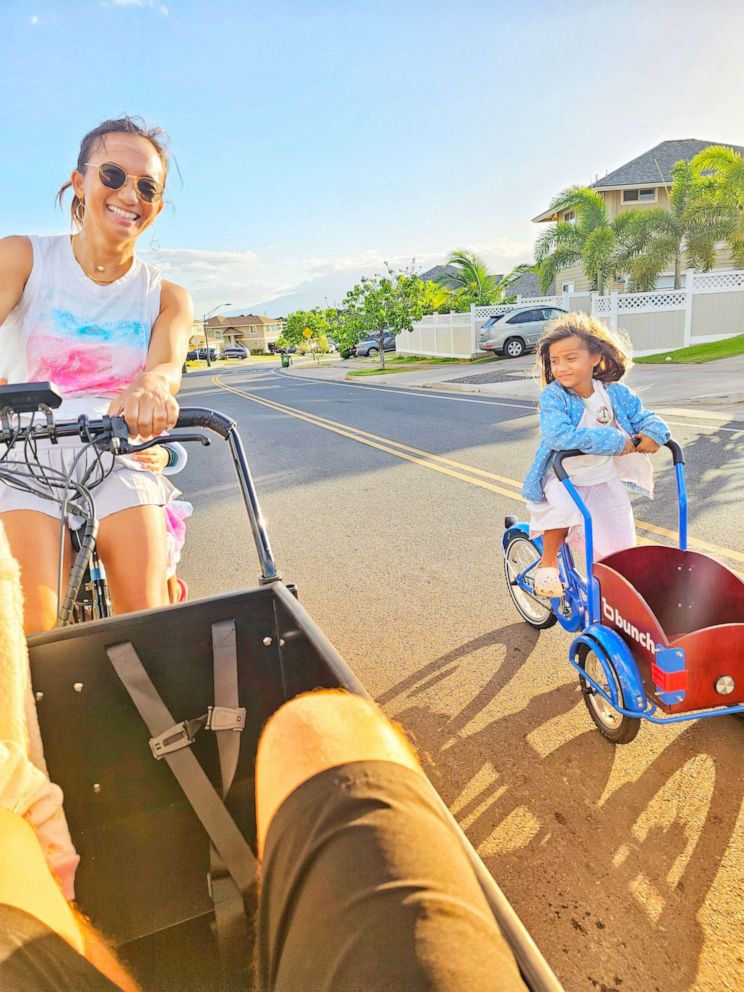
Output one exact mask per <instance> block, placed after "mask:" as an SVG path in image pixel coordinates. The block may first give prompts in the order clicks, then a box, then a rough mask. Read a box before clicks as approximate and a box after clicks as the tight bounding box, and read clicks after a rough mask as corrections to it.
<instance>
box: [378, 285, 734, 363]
mask: <svg viewBox="0 0 744 992" xmlns="http://www.w3.org/2000/svg"><path fill="white" fill-rule="evenodd" d="M525 306H529V307H560V308H561V309H563V310H572V311H576V310H582V311H584V312H585V313H590V314H592V315H593V316H595V317H598V318H599V319H600V320H602V321H603V322H604V323H605V324H606V325H607V326H608V327H609V328H610V330H617V329H618V328H619V329H620V330H622V331H624V332H625V333H626V334H627V335H628V336H629V337H630V339H631V341H632V344H633V351H634V353H635V354H636V355H650V354H653V353H654V352H658V351H666V350H669V351H673V350H674V349H675V348H686V347H688V346H689V345H692V344H703V343H705V342H707V341H718V340H720V339H721V338H727V337H731V336H733V335H735V334H744V270H738V269H737V270H729V271H726V270H723V271H716V272H695V271H694V270H692V269H688V270H687V272H686V273H685V285H684V288H683V289H657V290H654V291H652V292H650V293H617V292H612V293H610V294H609V295H608V296H599V295H598V294H597V293H568V292H566V293H563V294H562V295H561V296H535V297H530V298H526V299H522V298H521V297H518V298H517V301H516V302H515V303H502V304H499V305H495V306H485V307H471V308H470V313H452V314H432V315H431V316H429V317H424V318H423V320H419V321H416V323H414V325H413V330H412V331H411V332H406V331H402V332H401V333H400V334H399V335H398V338H397V340H396V346H397V350H398V352H399V353H400V354H402V355H425V356H435V357H440V358H476V357H477V356H479V355H483V354H484V352H482V351H479V350H478V339H479V334H480V329H481V327H483V325H484V324H485V322H486V321H487V320H488V318H489V317H492V316H494V315H495V314H499V313H506V312H507V311H509V310H513V309H514V308H515V307H525Z"/></svg>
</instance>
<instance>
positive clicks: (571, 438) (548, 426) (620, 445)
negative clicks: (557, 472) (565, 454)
mask: <svg viewBox="0 0 744 992" xmlns="http://www.w3.org/2000/svg"><path fill="white" fill-rule="evenodd" d="M540 430H541V431H542V436H543V438H544V439H545V441H546V443H547V444H549V445H550V447H551V448H552V449H553V451H568V450H570V449H571V448H579V449H580V450H581V451H585V452H586V453H587V454H588V455H621V454H625V453H626V452H627V451H632V450H633V444H632V442H631V441H630V440H629V439H628V438H627V437H626V436H625V434H623V432H622V431H619V430H618V429H617V428H616V427H595V428H592V427H577V426H576V425H575V424H572V423H571V419H570V417H569V416H568V409H567V408H566V404H565V401H564V399H563V397H562V396H561V395H560V394H559V393H558V392H557V391H555V390H552V389H549V388H548V389H544V390H543V392H542V395H541V397H540Z"/></svg>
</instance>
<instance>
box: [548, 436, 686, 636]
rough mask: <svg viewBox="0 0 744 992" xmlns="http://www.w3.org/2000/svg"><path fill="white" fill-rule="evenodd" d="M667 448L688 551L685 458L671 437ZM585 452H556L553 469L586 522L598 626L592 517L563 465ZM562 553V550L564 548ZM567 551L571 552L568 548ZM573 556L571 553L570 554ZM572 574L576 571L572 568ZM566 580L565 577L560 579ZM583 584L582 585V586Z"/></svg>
mask: <svg viewBox="0 0 744 992" xmlns="http://www.w3.org/2000/svg"><path fill="white" fill-rule="evenodd" d="M664 447H665V448H669V450H670V451H671V452H672V459H673V461H674V472H675V479H676V483H677V500H678V504H679V547H680V550H681V551H686V550H687V483H686V481H685V471H684V466H685V456H684V453H683V451H682V448H680V446H679V445H678V444H677V442H676V441H673V440H672V439H671V438H670V439H669V440H668V441H667V442H666V444H665V445H664ZM585 454H586V452H585V451H581V450H580V449H579V448H571V449H569V450H568V451H557V452H556V453H555V455H554V456H553V469H554V471H555V474H556V477H557V478H558V480H559V481H560V482H562V483H563V485H564V486H565V488H566V489H567V490H568V493H569V495H570V496H571V499H572V500H573V501H574V503H575V504H576V506H577V507H578V510H579V512H580V513H581V516H582V519H583V521H584V549H585V553H586V583H585V585H586V589H587V591H588V592H587V606H588V616H587V619H588V622H589V623H590V624H591V623H599V620H600V610H599V584H598V583H597V580H596V579H595V577H594V571H593V563H594V531H593V529H592V515H591V513H589V510H588V509H587V506H586V504H585V503H584V501H583V500H582V498H581V496H579V494H578V492H577V491H576V487H575V486H574V484H573V483H572V482H571V480H570V479H569V477H568V472H567V471H566V469H565V468H564V465H563V462H564V460H565V459H566V458H574V457H575V456H577V455H585ZM561 550H563V549H561ZM566 550H568V549H566ZM569 554H570V552H569ZM572 571H575V570H573V569H572ZM561 578H562V579H563V578H564V576H561ZM582 584H583V583H582ZM559 620H560V618H559Z"/></svg>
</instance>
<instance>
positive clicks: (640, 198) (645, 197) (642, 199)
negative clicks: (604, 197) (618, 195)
mask: <svg viewBox="0 0 744 992" xmlns="http://www.w3.org/2000/svg"><path fill="white" fill-rule="evenodd" d="M654 200H656V190H655V189H654V188H653V187H649V188H648V189H624V190H623V203H653V202H654Z"/></svg>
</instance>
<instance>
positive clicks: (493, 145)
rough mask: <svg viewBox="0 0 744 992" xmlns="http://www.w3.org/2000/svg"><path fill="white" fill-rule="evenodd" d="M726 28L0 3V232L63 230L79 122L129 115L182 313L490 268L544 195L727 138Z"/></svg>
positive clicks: (661, 7)
mask: <svg viewBox="0 0 744 992" xmlns="http://www.w3.org/2000/svg"><path fill="white" fill-rule="evenodd" d="M743 36H744V5H742V4H741V3H739V2H738V0H731V2H729V0H709V2H708V3H707V4H702V3H689V2H687V0H677V2H674V3H672V2H669V0H659V2H657V3H655V4H651V3H648V2H647V0H644V2H637V0H614V2H604V0H591V2H587V0H563V2H560V3H558V2H553V3H548V2H544V0H521V2H514V3H505V2H501V0H491V2H482V0H460V2H459V3H452V2H451V0H447V2H440V0H429V2H423V0H410V2H407V0H397V2H388V0H377V2H375V3H370V2H368V0H359V2H349V0H335V2H331V0H329V2H317V0H305V2H297V3H288V2H282V0H279V2H270V3H265V2H263V3H257V2H253V0H244V2H237V0H233V2H227V0H211V2H209V3H207V2H201V0H165V2H164V3H160V2H158V0H2V3H0V94H2V97H1V98H0V128H1V133H2V145H3V151H2V155H0V183H1V184H2V188H3V189H4V190H5V197H4V204H3V208H2V212H0V234H9V233H56V232H62V231H65V230H67V229H68V228H67V222H66V216H65V215H63V214H61V213H60V212H59V210H58V209H57V208H56V207H55V206H54V194H55V192H56V190H57V189H58V187H59V186H60V185H61V184H62V182H64V181H65V179H66V178H67V176H68V175H69V172H70V170H71V168H72V166H73V165H74V162H75V159H76V156H77V148H78V144H79V141H80V138H81V137H82V135H83V134H84V133H85V131H87V130H89V129H90V128H91V127H93V126H95V125H96V124H97V123H98V122H99V121H101V120H102V119H104V118H106V117H111V116H117V115H119V114H120V113H122V112H128V113H138V114H141V115H143V116H144V117H146V118H147V119H148V121H150V122H153V123H156V124H159V125H160V126H162V127H164V128H166V130H168V131H169V133H170V134H171V147H172V152H173V154H174V156H175V159H176V162H177V164H178V169H179V170H180V174H181V177H180V178H179V175H178V172H177V171H176V169H173V170H172V173H171V178H170V182H169V189H168V198H169V200H170V201H172V206H171V207H169V208H168V209H167V210H166V211H164V213H163V215H162V216H161V218H160V219H159V221H158V223H157V238H158V241H159V243H160V246H161V249H160V253H159V264H161V265H162V267H163V268H164V270H165V272H166V273H167V275H168V277H169V278H172V279H174V280H176V281H180V282H183V283H184V284H185V285H186V286H187V287H188V288H189V289H190V290H191V291H192V293H193V295H194V298H195V303H196V307H197V311H199V312H201V311H203V310H204V309H207V308H209V307H212V306H214V305H216V304H218V303H222V302H227V301H229V302H231V303H232V304H233V306H232V307H231V309H232V310H248V309H250V308H253V309H254V310H257V311H258V312H264V311H267V312H270V313H271V312H276V311H277V310H279V311H280V312H284V311H286V309H288V308H290V307H291V306H292V305H306V306H309V305H313V304H315V303H318V304H321V305H322V304H323V303H324V301H325V299H326V298H327V299H328V301H329V302H333V300H334V299H337V300H340V299H341V298H342V296H343V293H344V290H345V289H346V288H348V287H349V286H350V285H351V284H352V283H353V282H354V281H355V280H356V279H357V278H358V277H359V275H361V274H362V273H363V272H371V271H374V270H375V269H379V267H380V266H381V264H382V261H383V260H385V259H387V260H390V261H391V262H393V263H394V264H405V263H406V262H409V261H410V260H411V259H412V258H415V259H416V260H417V262H418V263H419V264H420V265H422V266H423V267H426V268H428V267H429V266H430V265H432V264H435V263H436V262H439V261H442V260H443V259H444V256H445V255H446V253H447V252H448V251H449V250H451V249H453V248H460V247H467V248H471V249H475V250H477V251H478V252H480V253H481V254H483V255H484V256H486V257H487V259H488V260H489V262H490V264H491V266H492V270H493V271H508V270H509V269H510V268H512V267H513V266H514V265H515V264H517V263H518V262H521V261H528V260H530V258H531V249H532V245H533V243H534V239H535V236H536V233H537V228H536V225H534V224H532V223H531V222H530V218H531V217H533V216H535V214H537V213H538V212H539V211H540V210H542V209H543V208H544V207H545V206H546V205H547V202H548V201H549V199H550V198H551V196H552V195H554V194H555V193H556V192H558V191H559V190H560V189H562V188H563V187H565V186H567V185H570V184H572V183H576V182H590V181H592V180H593V179H594V178H595V176H596V175H597V174H603V173H604V172H606V171H608V170H611V169H614V168H616V167H617V166H619V165H621V164H622V163H624V162H626V161H628V160H629V159H630V158H633V157H634V156H635V155H637V154H640V153H641V152H643V151H645V150H646V149H648V148H650V147H652V146H653V145H654V144H656V143H657V142H659V141H662V140H664V139H668V138H693V137H694V138H703V139H708V140H715V141H727V142H732V143H735V144H744V117H742V113H741V103H740V93H741V65H742V52H741V44H740V41H741V38H742V37H743ZM148 237H149V236H148V235H145V239H144V240H145V242H146V241H147V240H148ZM142 248H146V244H143V245H142ZM145 257H146V258H151V256H148V255H145ZM274 300H278V302H277V304H276V305H272V302H271V301H274Z"/></svg>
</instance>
